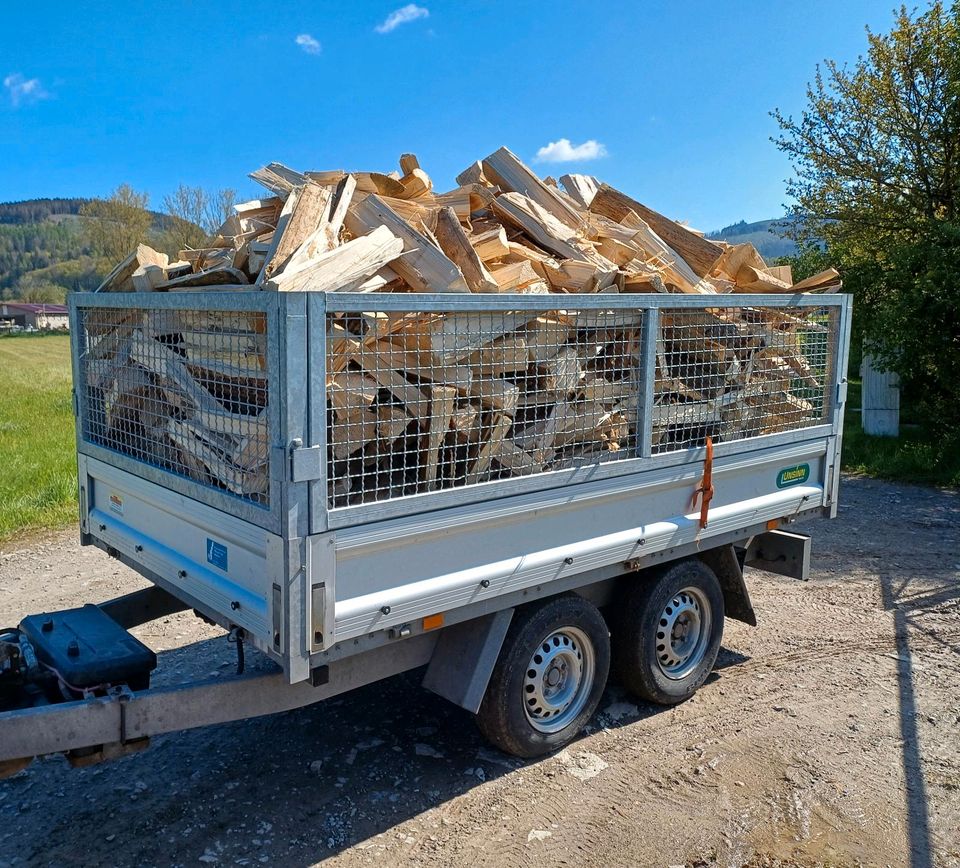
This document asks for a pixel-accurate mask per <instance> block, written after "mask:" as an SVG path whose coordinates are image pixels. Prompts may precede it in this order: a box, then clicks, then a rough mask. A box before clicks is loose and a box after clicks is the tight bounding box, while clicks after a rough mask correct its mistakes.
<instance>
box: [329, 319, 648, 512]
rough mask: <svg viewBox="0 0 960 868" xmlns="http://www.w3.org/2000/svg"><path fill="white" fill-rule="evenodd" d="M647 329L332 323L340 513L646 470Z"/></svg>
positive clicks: (334, 461) (334, 466) (332, 489)
mask: <svg viewBox="0 0 960 868" xmlns="http://www.w3.org/2000/svg"><path fill="white" fill-rule="evenodd" d="M371 304H372V305H373V304H375V303H374V302H373V301H371ZM642 317H643V313H642V311H639V310H618V311H605V310H542V311H510V310H500V311H482V312H457V313H453V312H430V313H422V312H413V311H399V312H398V311H389V312H388V311H381V312H370V313H358V314H348V313H329V314H328V317H327V448H328V455H327V459H328V465H327V466H328V470H327V481H328V486H329V491H328V502H329V505H330V506H331V507H332V508H336V507H344V506H350V505H354V504H359V503H369V502H371V501H382V500H390V499H392V498H397V497H403V496H407V495H411V494H417V493H423V492H430V491H437V490H441V489H448V488H454V487H458V486H467V485H473V484H476V483H480V482H486V481H489V480H496V479H507V478H512V477H519V476H526V475H530V474H537V473H544V472H548V471H554V470H562V469H566V468H573V467H579V466H583V465H590V464H597V463H600V462H605V461H616V460H621V459H624V458H632V457H635V455H636V445H637V439H636V438H637V434H636V417H637V395H638V376H639V358H640V332H641V323H642Z"/></svg>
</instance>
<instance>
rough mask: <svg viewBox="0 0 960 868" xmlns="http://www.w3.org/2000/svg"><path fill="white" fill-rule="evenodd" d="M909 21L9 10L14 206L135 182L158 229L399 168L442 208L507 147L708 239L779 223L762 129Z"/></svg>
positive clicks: (742, 7) (5, 148) (392, 2)
mask: <svg viewBox="0 0 960 868" xmlns="http://www.w3.org/2000/svg"><path fill="white" fill-rule="evenodd" d="M893 5H894V4H893V0H872V2H868V0H842V2H836V0H829V2H828V0H805V2H803V3H795V2H780V0H767V2H760V0H743V2H721V0H713V2H700V0H686V2H657V3H653V2H643V3H639V2H633V3H626V2H620V3H618V2H603V0H596V2H589V3H577V2H565V0H559V2H558V0H553V2H537V3H534V2H499V0H487V2H481V0H464V2H450V0H442V2H440V0H417V2H416V3H411V4H405V3H404V2H403V0H385V2H379V0H362V2H349V0H348V2H339V3H327V2H312V3H306V2H271V3H266V2H257V3H254V2H249V3H241V2H229V0H221V2H217V3H213V2H210V3H201V2H186V0H183V2H176V0H167V2H164V3H162V4H161V3H142V2H140V3H138V2H124V3H119V2H99V3H88V4H77V3H75V2H69V3H67V2H43V0H36V2H32V3H12V2H8V3H4V4H3V11H4V15H3V18H4V36H3V42H4V47H3V49H2V50H0V81H2V82H3V90H2V91H0V201H9V200H15V199H26V198H34V197H40V196H95V195H104V194H106V193H108V192H109V191H110V190H111V189H113V188H114V187H116V186H117V184H119V183H121V182H124V181H125V182H128V183H131V184H132V185H133V186H134V187H136V188H137V189H141V190H146V191H147V192H149V194H150V196H151V204H152V205H154V206H159V204H160V202H161V200H162V198H163V196H164V195H165V194H167V193H168V192H170V190H171V189H173V188H174V187H176V186H177V184H179V183H181V182H182V183H186V184H199V185H203V186H205V187H211V188H213V187H234V188H235V189H237V191H238V193H240V194H241V196H243V197H246V196H247V194H249V195H250V196H251V197H252V196H254V195H259V193H258V188H257V187H255V185H253V184H252V183H251V182H249V181H248V180H247V179H246V173H247V172H249V171H251V170H252V169H255V168H257V167H258V166H260V165H262V164H263V163H265V162H269V161H270V160H279V161H281V162H284V163H287V164H288V165H290V166H292V167H294V168H297V169H301V170H306V169H338V168H344V169H362V170H378V171H390V170H392V169H395V168H397V158H398V157H399V155H400V154H401V153H403V152H406V151H413V152H415V153H416V154H417V155H418V156H419V158H420V162H421V165H422V166H423V168H425V169H426V170H427V172H428V173H430V174H431V175H432V177H433V178H434V181H435V184H436V186H437V188H439V189H446V188H449V187H452V186H453V185H454V182H453V179H454V176H455V175H456V174H458V173H459V172H460V171H461V170H462V169H463V168H465V167H466V166H467V165H468V164H469V163H471V162H472V161H473V160H475V159H478V158H481V157H483V156H485V155H486V154H488V153H490V152H491V151H493V150H495V149H496V148H497V147H499V146H500V145H502V144H506V145H507V146H508V147H510V148H511V149H512V150H513V151H515V152H516V153H517V154H519V155H520V156H521V158H522V159H524V160H526V161H527V162H530V163H533V162H534V160H535V158H536V155H537V153H538V152H539V151H540V149H542V148H546V147H548V146H549V145H550V143H557V142H560V141H561V140H563V139H566V140H568V141H569V142H570V143H571V146H570V148H565V147H563V146H562V145H561V146H559V147H557V146H555V147H554V148H553V149H551V151H550V152H549V153H551V154H559V155H561V156H563V155H564V154H565V155H566V156H573V157H576V156H578V155H579V154H586V155H588V156H593V159H589V160H586V159H577V160H575V161H572V162H563V163H548V162H539V163H535V164H534V168H535V169H536V170H537V171H538V172H539V173H540V174H542V175H545V174H553V175H560V174H563V173H564V172H568V171H575V172H576V171H579V172H588V173H591V174H595V175H597V176H598V177H600V178H602V179H603V180H606V181H608V182H610V183H611V184H613V185H615V186H618V187H620V188H622V189H623V190H625V191H626V192H629V193H631V194H632V195H634V196H635V197H636V198H638V199H639V200H641V201H642V202H644V203H645V204H647V205H649V206H650V207H653V208H656V209H657V210H659V211H663V212H664V213H666V214H668V215H669V216H671V217H674V218H677V219H686V220H689V221H690V222H691V223H692V224H693V225H694V226H697V227H699V228H702V229H705V230H710V229H717V228H720V227H721V226H723V225H725V224H727V223H731V222H734V221H736V220H738V219H741V218H743V219H747V220H758V219H763V218H768V217H776V216H779V215H780V213H782V207H781V206H782V203H783V202H784V201H785V195H784V191H783V179H784V178H785V177H786V176H787V174H788V173H789V167H788V165H787V163H786V162H785V160H784V159H783V158H782V157H781V155H780V154H779V153H778V152H777V151H776V149H775V147H774V146H773V145H772V144H771V143H770V142H769V137H770V136H771V135H773V134H774V133H775V125H774V123H773V121H772V120H771V118H770V117H769V115H768V112H769V111H770V110H771V109H773V108H775V107H779V108H781V109H782V110H784V111H786V112H788V113H789V112H793V113H798V112H799V111H800V110H801V109H802V106H803V103H804V87H805V84H806V82H807V81H809V80H810V78H811V77H812V75H813V73H814V68H815V65H816V64H817V63H818V62H819V61H822V60H823V59H824V58H835V59H838V60H851V61H852V60H853V59H855V58H856V56H857V55H858V54H860V53H862V52H863V51H864V49H865V46H866V37H865V34H864V25H870V26H871V28H873V29H875V30H885V29H888V27H889V25H890V23H891V20H892V12H891V10H892V7H893ZM81 7H82V8H81ZM398 10H399V14H398V15H394V17H393V18H391V15H392V14H393V13H398ZM298 37H299V38H298ZM584 143H593V144H588V146H587V147H586V148H585V149H582V148H581V149H578V147H577V146H581V145H583V144H584Z"/></svg>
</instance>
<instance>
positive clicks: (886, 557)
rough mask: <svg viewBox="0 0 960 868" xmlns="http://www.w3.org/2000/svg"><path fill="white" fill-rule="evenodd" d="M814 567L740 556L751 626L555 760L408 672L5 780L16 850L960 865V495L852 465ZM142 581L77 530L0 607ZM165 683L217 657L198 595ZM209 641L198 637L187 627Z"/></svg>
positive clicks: (8, 589) (88, 596) (606, 713)
mask: <svg viewBox="0 0 960 868" xmlns="http://www.w3.org/2000/svg"><path fill="white" fill-rule="evenodd" d="M842 501H843V506H842V507H841V512H840V519H839V520H838V521H835V522H826V521H817V522H812V523H810V524H809V525H807V528H809V532H811V533H813V535H814V562H813V578H812V580H811V581H810V582H809V583H806V584H801V583H796V582H793V581H790V580H786V579H783V580H781V579H779V578H776V577H772V576H767V575H766V574H761V573H755V572H754V573H751V574H750V575H749V576H748V582H749V584H750V587H751V591H752V593H753V598H754V603H755V606H756V609H757V613H758V617H759V620H760V626H759V627H757V628H749V627H746V626H744V625H742V624H738V623H736V622H728V626H727V631H726V634H725V637H724V642H723V649H722V651H721V655H720V660H719V664H718V670H717V672H716V674H715V675H714V676H713V677H712V678H711V680H710V681H709V682H708V683H707V684H706V685H705V686H704V688H703V689H702V690H701V691H700V692H699V694H698V695H697V696H696V698H695V699H693V700H691V701H690V702H688V703H686V704H684V705H682V706H680V707H677V708H674V709H662V708H658V707H653V706H648V705H645V704H642V703H641V704H637V703H636V702H635V701H634V700H632V699H631V698H630V697H629V696H627V695H626V694H625V693H624V692H623V691H622V690H621V689H620V688H618V687H617V686H615V685H612V686H611V687H609V688H608V690H607V693H606V695H605V697H604V700H603V702H602V704H601V709H602V711H601V713H600V714H599V715H598V716H597V717H596V718H595V719H594V722H593V724H592V726H591V728H590V730H589V731H588V733H587V734H586V735H585V736H584V737H582V738H581V739H579V740H578V741H577V742H575V743H574V744H573V745H572V746H571V747H570V748H569V749H568V750H566V751H564V752H562V753H561V754H559V755H557V756H554V757H550V758H548V759H544V760H540V761H536V762H531V763H520V762H518V761H515V760H512V759H509V758H507V757H505V756H503V755H502V754H499V753H497V752H495V751H493V750H490V749H488V748H486V747H485V746H484V744H483V742H482V741H481V740H480V737H479V736H478V734H477V732H476V730H475V728H474V725H473V722H472V719H471V717H470V715H468V714H466V713H465V712H461V711H460V710H459V709H457V708H454V707H453V706H451V705H449V704H447V703H445V702H444V701H443V700H441V699H438V698H437V697H435V696H433V695H432V694H429V693H427V692H426V691H423V690H421V689H420V688H419V687H418V684H417V681H416V679H415V678H413V677H404V678H398V679H394V680H391V681H388V682H385V683H382V684H379V685H373V686H371V687H368V688H365V689H363V690H361V691H358V692H357V693H354V694H352V695H348V696H346V697H344V698H341V699H339V700H334V701H332V702H330V703H327V704H324V705H320V706H316V707H313V708H307V709H303V710H301V711H297V712H293V713H289V714H285V715H279V716H275V717H271V718H264V719H260V720H253V721H248V722H244V723H237V724H231V725H227V726H220V727H214V728H210V729H206V730H200V731H193V732H189V733H185V734H183V735H180V736H176V737H174V736H171V737H166V738H161V739H157V740H156V741H155V743H154V745H153V747H152V748H151V749H150V750H149V751H147V752H145V753H142V754H139V755H136V756H133V757H129V758H127V759H124V760H121V761H117V762H114V763H112V764H107V765H102V766H99V767H95V768H91V769H86V770H80V771H77V770H72V769H70V768H68V767H67V765H66V763H65V761H64V760H62V759H60V758H53V759H48V760H45V761H43V762H37V763H34V764H33V765H32V766H31V767H30V768H29V769H27V770H26V771H23V772H21V773H20V774H19V775H17V776H16V777H15V778H12V779H10V780H8V781H6V782H3V783H0V868H3V866H7V865H20V864H36V865H46V864H51V865H88V864H89V865H93V864H112V865H192V864H196V863H198V862H200V863H211V864H223V865H258V864H274V865H293V866H305V865H311V864H314V863H316V862H320V861H323V860H328V861H329V864H330V865H333V866H357V865H366V864H377V865H398V864H404V865H407V864H409V865H426V864H431V865H433V864H436V865H489V866H504V868H506V866H511V868H512V866H518V865H595V866H607V865H661V866H668V865H693V866H701V865H715V864H716V865H724V866H726V865H735V866H742V865H759V866H777V865H821V864H822V865H842V866H846V865H860V864H863V865H908V864H909V865H913V866H927V865H937V866H941V865H960V495H958V494H957V493H945V492H937V491H934V490H930V489H921V488H911V487H907V486H898V485H891V484H885V483H877V482H873V481H869V480H861V479H848V480H846V481H845V484H844V489H843V495H842ZM140 583H141V582H140V580H139V579H138V578H137V577H136V576H135V575H133V574H132V573H130V572H129V571H128V570H126V569H125V568H123V567H120V566H119V565H118V564H116V563H115V562H113V561H110V560H108V559H107V558H106V557H104V556H103V555H101V554H100V553H98V552H96V551H93V550H89V549H80V548H79V547H78V546H77V544H76V542H75V536H74V534H73V533H63V534H57V535H55V536H51V537H49V538H47V539H45V540H44V541H42V542H39V541H33V542H30V543H24V544H21V546H19V547H13V549H12V550H7V551H5V552H4V553H2V554H0V622H3V623H8V622H15V621H16V620H17V619H18V617H19V616H20V615H22V614H24V613H26V612H33V611H37V610H40V609H43V608H57V607H64V606H69V605H75V604H79V603H80V602H82V601H89V600H97V599H104V598H106V597H109V596H111V595H114V594H116V593H119V592H123V591H127V590H131V589H133V588H135V587H137V586H138V585H139V584H140ZM139 635H140V636H141V638H143V639H144V640H145V641H147V642H148V643H150V644H151V645H152V646H153V647H154V648H156V649H158V650H163V651H164V653H163V654H162V655H161V668H162V670H163V671H164V675H163V678H162V681H163V682H165V683H170V682H175V681H177V680H178V679H183V678H186V677H188V676H191V675H194V674H197V673H201V674H206V673H210V672H221V673H222V672H227V671H229V670H230V669H231V667H232V666H233V660H234V658H233V649H232V646H228V645H227V643H226V641H225V638H224V637H223V636H222V634H221V633H220V632H219V631H215V630H212V629H209V628H206V627H204V626H203V625H202V624H201V623H200V622H199V621H197V620H196V619H194V618H193V617H192V616H188V615H178V616H175V617H170V618H166V619H164V620H162V621H160V622H156V623H154V624H152V625H147V626H146V627H144V628H142V629H141V630H140V631H139ZM194 640H204V641H203V645H202V646H201V653H200V654H196V653H193V652H192V653H190V654H187V653H184V652H183V651H178V650H174V649H176V647H177V646H179V645H182V644H183V643H185V642H189V641H194Z"/></svg>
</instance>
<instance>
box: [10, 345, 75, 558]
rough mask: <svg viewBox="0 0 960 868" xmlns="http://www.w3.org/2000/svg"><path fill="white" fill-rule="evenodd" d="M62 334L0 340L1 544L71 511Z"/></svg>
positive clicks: (60, 520) (66, 351) (58, 522)
mask: <svg viewBox="0 0 960 868" xmlns="http://www.w3.org/2000/svg"><path fill="white" fill-rule="evenodd" d="M70 379H71V378H70V339H69V338H68V337H67V336H66V335H37V336H31V335H24V336H16V337H4V338H0V542H2V541H4V540H7V539H9V538H11V537H12V536H14V535H15V534H20V533H22V532H24V531H29V530H33V529H40V528H49V527H59V526H62V525H64V524H67V523H68V522H71V521H73V520H74V519H75V517H76V514H77V506H76V489H77V467H76V457H75V450H74V427H73V410H72V407H71V400H70Z"/></svg>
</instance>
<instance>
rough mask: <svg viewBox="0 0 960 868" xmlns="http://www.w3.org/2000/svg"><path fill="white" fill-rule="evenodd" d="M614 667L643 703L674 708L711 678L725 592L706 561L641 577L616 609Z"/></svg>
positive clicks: (677, 565) (686, 562)
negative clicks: (646, 701) (657, 574)
mask: <svg viewBox="0 0 960 868" xmlns="http://www.w3.org/2000/svg"><path fill="white" fill-rule="evenodd" d="M617 610H618V616H617V622H616V625H615V627H614V631H613V642H612V649H613V665H614V669H615V670H616V672H617V674H618V675H619V677H620V679H621V681H622V682H623V684H624V686H626V688H627V689H628V690H629V691H630V692H631V693H634V694H636V695H637V696H639V697H640V698H642V699H646V700H648V701H650V702H656V703H659V704H661V705H675V704H676V703H678V702H683V701H684V700H685V699H689V698H690V697H691V696H692V695H693V694H694V693H695V692H696V690H697V688H699V687H700V685H701V684H703V682H704V681H706V680H707V676H708V675H709V674H710V672H711V670H712V669H713V664H714V663H715V662H716V659H717V652H718V651H719V650H720V640H721V638H722V636H723V612H724V605H723V591H722V590H721V589H720V583H719V582H718V581H717V577H716V576H715V575H714V574H713V572H712V571H711V570H710V568H709V567H707V566H706V565H705V564H704V563H703V562H702V561H699V560H695V559H690V560H682V561H677V562H676V563H673V564H671V565H670V566H668V567H667V568H666V569H665V570H663V571H662V572H661V573H660V574H659V576H658V577H646V576H643V575H640V576H638V577H637V578H636V579H635V580H634V581H633V582H632V583H631V584H630V585H629V587H628V589H627V591H626V593H625V595H624V597H623V598H622V599H621V600H620V601H619V605H618V607H617Z"/></svg>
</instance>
